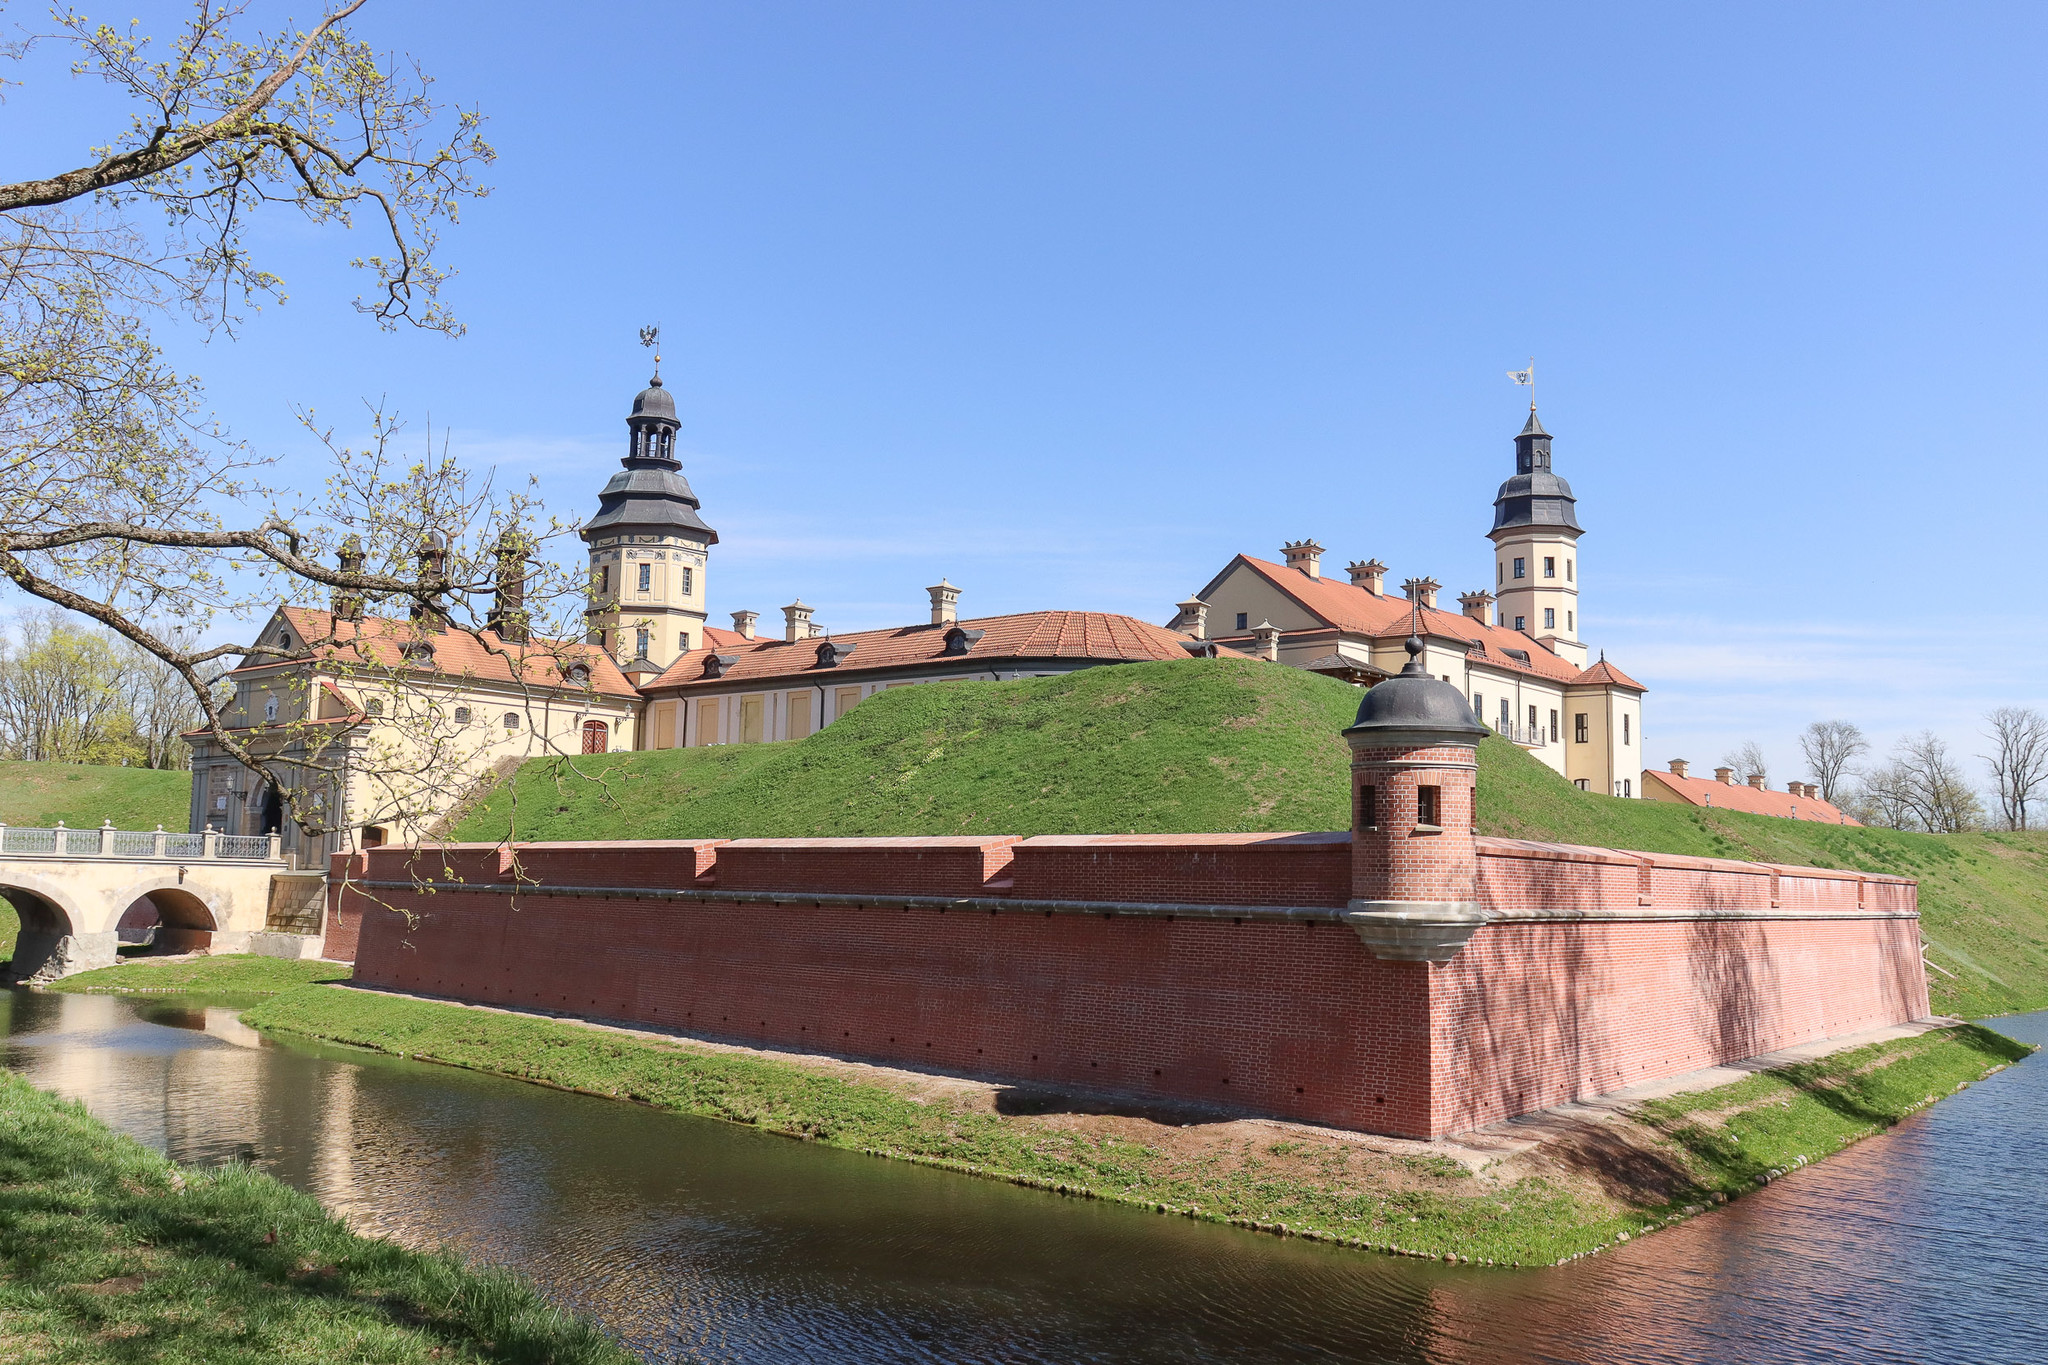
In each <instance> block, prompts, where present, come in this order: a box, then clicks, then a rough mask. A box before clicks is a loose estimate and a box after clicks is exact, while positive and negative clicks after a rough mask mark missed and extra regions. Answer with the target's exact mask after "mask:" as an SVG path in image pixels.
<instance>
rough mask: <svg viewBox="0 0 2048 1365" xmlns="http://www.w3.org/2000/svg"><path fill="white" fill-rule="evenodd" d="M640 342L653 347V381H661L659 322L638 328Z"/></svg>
mask: <svg viewBox="0 0 2048 1365" xmlns="http://www.w3.org/2000/svg"><path fill="white" fill-rule="evenodd" d="M640 344H641V345H642V346H652V347H653V348H654V382H655V383H657V384H659V383H660V382H661V324H660V323H658V322H657V323H655V324H654V325H653V326H651V327H642V328H641V329H640Z"/></svg>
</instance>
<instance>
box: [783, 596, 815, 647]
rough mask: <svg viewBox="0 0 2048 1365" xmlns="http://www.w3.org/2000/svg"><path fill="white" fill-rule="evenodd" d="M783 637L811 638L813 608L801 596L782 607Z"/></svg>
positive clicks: (787, 638)
mask: <svg viewBox="0 0 2048 1365" xmlns="http://www.w3.org/2000/svg"><path fill="white" fill-rule="evenodd" d="M782 638H783V639H785V640H792V641H794V640H808V639H810V638H811V609H810V608H809V607H807V606H805V605H804V599H803V598H801V597H799V598H797V599H796V601H794V602H792V603H790V604H789V605H788V606H786V607H784V608H783V609H782Z"/></svg>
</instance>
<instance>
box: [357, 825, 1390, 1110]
mask: <svg viewBox="0 0 2048 1365" xmlns="http://www.w3.org/2000/svg"><path fill="white" fill-rule="evenodd" d="M1336 837H1337V839H1338V840H1339V843H1340V846H1341V842H1342V840H1343V838H1344V836H1341V835H1340V836H1336ZM1230 838H1231V839H1233V840H1235V844H1236V846H1237V847H1240V848H1243V849H1245V850H1246V851H1245V853H1244V863H1245V866H1243V867H1238V868H1233V867H1230V866H1228V865H1227V864H1228V862H1229V858H1228V849H1229V848H1230V847H1231V844H1230V843H1229V842H1228V841H1226V842H1221V843H1219V842H1218V841H1215V840H1210V839H1207V838H1198V839H1196V840H1193V841H1192V843H1191V846H1190V847H1188V848H1185V849H1182V850H1181V851H1180V852H1174V851H1173V850H1175V849H1176V848H1179V847H1180V841H1175V840H1168V839H1159V840H1155V850H1154V851H1155V852H1156V853H1157V855H1158V858H1159V860H1160V862H1161V863H1162V864H1164V865H1168V866H1176V865H1178V864H1177V863H1176V860H1177V859H1192V860H1196V861H1197V862H1199V863H1200V864H1201V865H1203V866H1208V867H1211V868H1212V869H1213V870H1216V871H1218V872H1219V873H1220V874H1221V875H1222V876H1224V877H1225V879H1226V880H1227V881H1230V880H1232V879H1234V881H1235V884H1248V883H1250V882H1253V881H1257V880H1258V879H1260V878H1261V877H1268V876H1273V877H1278V879H1279V880H1280V881H1282V882H1286V881H1288V880H1290V878H1288V877H1285V876H1280V875H1279V874H1278V873H1276V872H1275V871H1274V866H1273V864H1274V860H1275V859H1276V858H1277V859H1286V858H1288V857H1296V858H1299V859H1301V860H1302V861H1303V862H1305V863H1307V864H1310V865H1311V866H1310V867H1309V868H1308V869H1307V870H1306V873H1305V874H1296V875H1295V876H1294V877H1292V878H1291V880H1293V881H1297V882H1307V883H1310V884H1317V883H1319V882H1321V883H1330V882H1331V878H1330V876H1329V873H1328V869H1327V868H1321V870H1320V872H1318V871H1317V868H1320V867H1321V863H1323V862H1327V849H1328V846H1329V841H1328V840H1327V839H1307V840H1298V839H1297V840H1292V841H1291V842H1290V841H1289V837H1288V836H1277V837H1276V836H1265V835H1253V836H1231V837H1230ZM823 842H825V841H784V840H760V841H755V840H738V841H734V842H732V843H729V844H725V845H721V846H720V847H719V848H718V849H717V867H718V877H719V880H720V883H721V887H720V890H722V891H732V890H733V888H730V887H726V886H724V885H723V883H724V881H725V873H726V869H727V859H728V858H734V856H735V855H738V856H737V858H736V859H735V861H736V862H740V863H742V864H745V865H747V866H748V868H749V871H748V874H747V878H748V880H757V879H758V878H759V876H760V875H762V874H760V873H759V872H758V871H757V869H758V868H759V864H760V860H761V859H762V858H763V856H764V855H768V856H773V857H776V858H778V859H781V860H783V861H784V865H785V866H794V867H799V868H801V870H802V872H803V874H804V876H805V878H806V880H808V881H809V882H810V883H811V885H810V886H809V887H808V888H805V889H804V890H797V891H794V892H783V893H778V894H777V895H776V896H775V897H774V898H773V899H765V898H764V899H745V900H731V901H727V900H720V899H716V898H715V893H713V896H712V897H704V896H693V897H689V898H678V899H672V900H657V899H626V898H609V897H606V896H604V895H602V894H593V893H584V894H578V895H575V896H565V895H537V894H531V893H528V894H523V895H518V896H516V897H515V896H511V895H507V894H504V893H503V892H489V893H480V892H470V891H462V890H455V889H452V888H438V889H436V890H435V891H434V892H433V893H432V894H426V893H423V892H421V891H418V890H414V889H410V888H408V887H406V886H404V885H398V886H391V885H378V886H376V887H375V888H373V890H372V893H371V894H374V895H375V896H376V897H378V898H380V899H381V900H382V901H383V902H384V903H386V904H388V905H390V906H395V907H399V908H402V909H405V910H409V911H411V912H412V913H413V914H414V915H415V916H416V917H417V920H416V922H412V923H409V922H408V921H407V919H406V918H405V917H404V916H402V915H399V914H396V913H393V912H392V911H390V910H381V909H371V910H369V911H368V913H367V918H365V919H364V921H363V923H364V931H363V935H362V945H361V951H360V954H359V956H358V958H357V969H356V979H357V980H358V981H360V982H364V983H366V984H370V985H376V986H383V987H388V988H390V989H394V990H403V991H412V992H420V993H424V994H431V995H445V996H453V997H457V998H460V999H466V1000H475V1001H480V1002H485V1003H493V1004H506V1005H517V1006H523V1007H529V1008H539V1009H547V1010H556V1011H561V1012H565V1013H573V1014H583V1015H594V1016H598V1017H602V1018H607V1019H614V1020H624V1021H632V1022H643V1023H649V1024H656V1025H664V1026H669V1027H674V1028H679V1029H684V1030H688V1031H693V1032H700V1033H705V1034H710V1035H714V1036H719V1037H725V1038H732V1039H736V1040H740V1041H745V1042H753V1043H761V1044H766V1045H771V1046H776V1047H794V1048H812V1049H817V1050H820V1051H826V1052H832V1053H838V1054H844V1055H849V1056H856V1057H865V1058H871V1059H875V1060H882V1061H895V1062H905V1063H909V1064H912V1065H920V1066H932V1067H936V1068H941V1069H945V1070H951V1071H961V1072H967V1073H970V1074H975V1075H982V1076H991V1077H998V1078H1012V1079H1015V1080H1017V1081H1020V1082H1027V1083H1040V1084H1058V1085H1072V1086H1082V1087H1092V1088H1098V1089H1104V1090H1112V1091H1119V1092H1123V1093H1126V1094H1132V1095H1141V1096H1155V1097H1170V1098H1177V1099H1188V1100H1196V1101H1203V1102H1210V1103H1217V1104H1223V1105H1228V1106H1232V1107H1236V1108H1242V1109H1247V1110H1252V1111H1256V1112H1261V1113H1268V1114H1276V1115H1282V1116H1288V1117H1295V1118H1300V1119H1304V1120H1307V1121H1310V1122H1317V1123H1328V1124H1334V1125H1338V1126H1343V1127H1350V1128H1369V1129H1374V1130H1378V1131H1392V1132H1412V1131H1419V1129H1420V1127H1421V1126H1422V1125H1423V1124H1425V1123H1426V1122H1427V1115H1428V1110H1429V1096H1428V1088H1427V1082H1428V1077H1427V1070H1426V1067H1427V1051H1428V1017H1427V1009H1426V999H1425V996H1424V993H1423V981H1424V975H1423V965H1422V964H1419V963H1406V962H1381V961H1379V960H1377V959H1375V958H1374V957H1373V956H1372V955H1371V954H1370V953H1367V952H1365V951H1363V949H1362V947H1361V945H1360V944H1359V942H1358V939H1357V937H1356V935H1355V934H1353V933H1352V931H1351V930H1350V928H1349V927H1348V926H1346V925H1345V924H1343V923H1342V922H1341V920H1339V919H1338V918H1337V916H1338V914H1339V911H1338V910H1337V908H1336V906H1339V905H1341V904H1342V893H1343V886H1342V884H1341V882H1335V883H1332V885H1331V887H1330V888H1329V889H1330V891H1331V892H1332V894H1333V895H1334V897H1335V900H1334V903H1333V904H1330V905H1329V908H1327V909H1325V910H1324V911H1323V912H1322V913H1321V915H1320V916H1319V917H1317V918H1301V917H1289V916H1287V915H1285V914H1283V913H1275V912H1273V911H1270V910H1269V911H1267V912H1266V914H1265V915H1264V916H1263V917H1262V916H1260V915H1259V914H1258V912H1256V911H1252V912H1249V913H1247V914H1244V915H1232V914H1229V913H1227V912H1226V911H1224V910H1222V909H1220V908H1219V909H1216V910H1213V911H1212V912H1211V913H1209V914H1206V915H1205V914H1199V913H1198V914H1194V915H1178V914H1176V915H1173V916H1170V917H1169V916H1167V915H1136V914H1114V913H1112V914H1108V915H1105V914H1102V913H1068V912H1064V911H1062V912H1057V913H1055V912H1053V911H1049V910H1038V909H1025V908H1021V907H1019V908H1013V907H1011V906H1009V905H1008V904H1007V903H1006V902H1005V901H1003V900H1001V899H1000V898H983V899H982V900H979V901H976V902H974V903H973V904H972V906H971V907H970V905H969V904H967V903H959V902H956V903H950V904H949V903H945V902H940V903H937V904H921V905H916V906H910V907H906V906H904V905H902V904H900V903H899V904H888V903H880V904H835V903H824V904H821V903H818V902H817V901H815V900H811V899H807V898H806V891H808V892H809V893H810V894H813V895H825V894H828V893H827V892H826V891H825V889H824V888H825V887H826V886H828V885H829V884H830V883H831V882H832V881H833V880H834V878H832V877H831V876H830V875H829V871H830V869H829V863H830V861H831V858H830V855H831V854H833V853H835V852H836V853H838V854H840V855H841V856H844V857H845V858H846V859H847V860H848V862H849V863H850V864H851V872H850V875H849V877H848V880H854V879H864V878H866V877H868V876H869V875H871V871H872V869H873V868H874V867H876V866H877V864H878V862H886V860H887V859H889V858H890V857H892V856H893V857H896V858H899V859H900V860H901V861H902V863H903V865H904V866H905V867H906V868H908V869H911V870H915V871H918V875H919V876H920V877H923V876H929V875H930V874H931V870H932V866H933V860H932V858H931V856H930V855H931V852H932V848H933V842H928V841H923V840H860V841H830V842H831V843H833V844H846V845H852V846H850V847H842V848H839V849H836V850H835V849H830V848H821V847H818V846H817V845H818V844H820V843H823ZM945 842H946V844H948V845H953V846H954V847H952V848H950V849H949V850H948V852H949V853H952V854H961V855H963V856H964V854H965V853H967V852H971V851H972V850H963V849H961V848H959V847H957V846H958V845H960V844H963V843H971V842H980V843H983V844H985V845H987V848H988V851H989V853H990V854H991V855H992V854H994V853H995V852H996V851H998V850H1008V849H1011V848H1013V847H1014V848H1015V849H1016V850H1017V853H1016V862H1017V864H1019V865H1021V864H1022V863H1023V862H1024V861H1025V859H1026V858H1027V856H1029V854H1028V853H1027V851H1026V850H1028V849H1029V848H1030V843H1031V842H1035V841H1027V842H1026V843H1024V844H1017V843H1015V841H1012V840H1007V839H1005V840H983V841H945ZM802 845H808V847H802ZM1275 845H1277V846H1279V847H1284V848H1289V849H1292V850H1293V852H1292V853H1276V852H1275V851H1274V848H1273V847H1271V846H1275ZM1041 851H1043V852H1045V853H1046V854H1047V856H1048V860H1049V862H1051V863H1052V864H1055V865H1056V866H1054V867H1052V868H1049V869H1048V870H1047V872H1046V874H1045V884H1050V883H1051V882H1052V881H1054V880H1056V878H1057V875H1059V867H1058V866H1057V865H1058V864H1061V863H1063V862H1065V860H1067V859H1069V858H1071V857H1072V856H1074V851H1073V849H1072V848H1071V846H1069V845H1066V844H1065V843H1063V842H1062V843H1055V844H1052V845H1049V846H1046V847H1045V848H1044V849H1042V850H1041ZM1116 851H1117V855H1118V856H1119V857H1128V858H1132V859H1138V858H1140V854H1141V849H1140V848H1139V847H1138V846H1134V845H1133V844H1131V843H1130V842H1129V841H1121V842H1120V843H1119V844H1118V845H1117V850H1116ZM790 855H800V856H796V857H791V856H790ZM647 856H649V855H643V854H642V853H640V852H638V851H637V849H636V846H634V845H620V846H618V847H617V848H616V849H615V850H614V852H613V854H612V856H611V858H610V859H609V860H608V861H607V867H608V869H610V871H608V873H607V875H608V876H609V877H610V878H611V880H610V881H609V882H608V883H606V884H609V885H612V886H627V885H633V884H636V883H635V882H634V881H630V880H627V878H631V877H635V876H637V875H638V873H637V872H636V870H635V865H636V864H638V863H640V862H641V861H642V860H643V859H644V858H645V857H647ZM521 861H522V864H523V867H524V869H525V870H526V871H527V873H528V875H529V876H535V877H539V878H540V879H541V880H543V881H547V882H550V883H558V882H559V881H560V878H559V877H558V876H557V875H556V868H555V865H554V856H553V853H552V850H551V847H550V846H543V845H536V846H529V847H528V848H526V849H523V850H522V851H521ZM955 861H956V862H958V861H959V860H958V859H956V860H955ZM370 864H371V867H370V876H371V878H373V879H375V880H377V881H379V882H390V881H401V882H402V881H403V878H402V876H398V875H394V874H396V873H397V872H398V869H400V868H402V867H403V866H404V865H405V863H404V860H403V857H402V851H400V850H391V851H389V852H387V851H383V850H379V851H376V852H374V853H372V855H371V857H370ZM971 865H972V864H971V860H969V861H967V862H964V863H961V867H962V868H965V867H968V866H971ZM1095 889H1096V890H1098V891H1109V892H1115V891H1117V890H1118V888H1117V886H1116V885H1115V884H1114V883H1097V884H1095ZM1185 889H1186V888H1185V887H1184V888H1183V890H1185ZM1146 894H1147V895H1148V896H1149V895H1151V894H1153V887H1152V886H1151V884H1147V887H1146ZM989 899H996V901H997V906H998V908H996V909H994V910H991V909H988V908H982V907H983V906H984V905H985V904H986V902H987V900H989Z"/></svg>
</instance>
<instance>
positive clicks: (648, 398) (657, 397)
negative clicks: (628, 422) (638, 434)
mask: <svg viewBox="0 0 2048 1365" xmlns="http://www.w3.org/2000/svg"><path fill="white" fill-rule="evenodd" d="M633 416H635V417H661V418H666V419H667V420H669V421H671V422H673V421H675V420H676V400H675V395H674V394H672V393H670V392H669V391H668V390H667V389H664V388H663V387H662V386H661V376H660V375H656V376H654V378H653V380H652V381H651V382H649V384H648V385H647V387H646V388H644V389H642V390H640V392H639V393H637V394H635V395H633Z"/></svg>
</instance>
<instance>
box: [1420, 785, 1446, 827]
mask: <svg viewBox="0 0 2048 1365" xmlns="http://www.w3.org/2000/svg"><path fill="white" fill-rule="evenodd" d="M1443 790H1444V789H1443V788H1442V787H1417V788H1416V789H1415V824H1416V827H1417V828H1422V827H1424V826H1428V827H1430V828H1435V827H1436V825H1437V824H1438V823H1439V822H1438V820H1437V815H1438V813H1439V812H1438V808H1439V807H1440V806H1442V805H1443Z"/></svg>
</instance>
